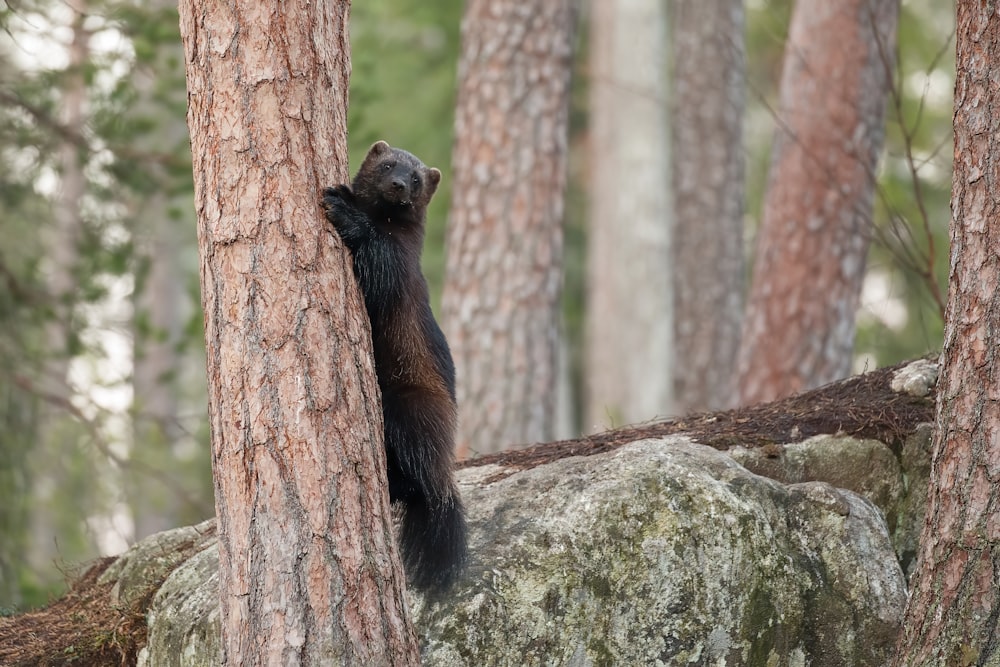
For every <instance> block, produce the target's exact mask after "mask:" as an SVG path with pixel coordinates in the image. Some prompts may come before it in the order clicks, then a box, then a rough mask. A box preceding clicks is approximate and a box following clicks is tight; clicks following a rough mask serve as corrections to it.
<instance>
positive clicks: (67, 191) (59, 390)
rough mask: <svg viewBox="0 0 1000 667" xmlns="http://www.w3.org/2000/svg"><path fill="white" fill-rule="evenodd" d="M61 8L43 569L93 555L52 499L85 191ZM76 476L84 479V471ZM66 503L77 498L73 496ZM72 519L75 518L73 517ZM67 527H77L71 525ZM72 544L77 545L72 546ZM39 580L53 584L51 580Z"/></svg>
mask: <svg viewBox="0 0 1000 667" xmlns="http://www.w3.org/2000/svg"><path fill="white" fill-rule="evenodd" d="M67 7H68V8H69V10H70V11H71V12H72V19H71V20H70V26H69V27H70V34H71V39H70V42H69V45H68V47H67V54H66V55H67V67H66V72H65V74H64V76H63V78H62V79H61V81H60V93H61V95H60V106H59V119H58V122H59V125H60V126H61V127H62V128H63V130H64V132H63V133H62V134H61V137H62V138H61V140H60V142H59V149H58V153H57V158H56V160H57V162H56V164H57V168H58V170H59V191H58V194H57V196H56V200H55V202H54V206H53V218H52V223H53V224H52V225H51V226H49V227H48V229H46V230H45V233H44V234H43V237H42V238H43V239H44V241H43V242H44V245H45V276H46V278H45V288H46V292H47V293H48V302H49V304H51V307H52V308H51V312H49V313H47V314H46V319H45V325H44V336H45V353H44V357H43V362H42V363H41V365H40V369H39V370H40V375H39V377H38V378H37V379H36V380H35V382H34V383H33V386H32V390H33V391H34V392H35V393H36V394H37V395H39V396H41V397H43V400H41V401H40V403H39V406H40V407H39V414H38V440H39V442H38V446H37V447H34V448H33V451H32V454H31V459H32V461H31V469H32V470H33V479H32V489H33V492H34V493H35V498H34V500H33V502H32V505H31V506H32V521H31V524H32V541H31V550H30V554H29V556H28V560H29V562H31V563H33V564H35V565H36V566H38V567H39V569H42V570H46V569H49V568H48V564H49V563H52V562H53V561H54V560H56V559H59V558H65V559H75V558H82V557H92V555H93V550H88V549H87V548H86V547H85V546H83V544H82V543H84V542H86V541H88V540H86V539H85V538H82V532H83V530H84V529H83V527H82V526H81V527H80V528H78V529H77V530H76V531H71V532H70V533H67V532H65V531H63V530H62V529H61V526H60V525H59V524H60V523H61V521H60V520H61V519H64V518H65V517H61V516H58V513H60V512H62V511H63V509H64V508H65V507H66V505H65V503H63V502H60V501H61V500H63V498H60V494H62V493H64V492H65V491H66V490H67V489H70V488H73V486H74V484H73V481H74V480H72V479H71V477H73V476H74V473H77V474H79V472H78V471H76V470H74V468H75V466H74V465H73V463H74V462H78V461H80V460H81V458H82V457H81V454H80V452H79V451H77V450H76V446H77V443H78V441H79V440H78V438H77V436H78V435H79V433H78V432H77V431H76V429H75V428H74V425H73V424H72V423H71V418H70V416H69V411H68V410H67V406H68V405H69V399H70V396H71V394H72V391H71V389H70V386H69V382H68V377H67V374H68V372H69V362H70V358H71V356H72V351H71V349H70V348H71V344H72V343H71V341H72V336H73V333H74V332H73V329H72V327H73V321H74V317H73V310H74V306H75V295H76V290H77V271H78V266H79V263H80V243H81V239H82V238H83V231H84V229H83V227H84V220H83V213H82V212H83V198H84V195H85V194H86V189H87V180H86V176H85V174H84V167H85V165H86V160H87V156H86V148H85V147H82V146H81V145H80V143H79V141H78V140H77V139H76V138H78V137H83V136H85V135H86V133H85V127H86V123H87V81H86V76H85V71H84V70H85V68H86V66H87V64H88V59H89V57H90V31H89V30H88V29H87V28H86V27H85V25H84V24H85V22H86V20H87V12H88V4H87V2H86V0H72V1H71V2H68V3H67ZM88 464H89V461H88ZM79 476H80V477H84V476H85V477H87V478H90V477H91V476H90V475H87V474H86V473H83V474H79ZM94 486H96V485H94ZM73 500H74V501H77V502H80V501H82V499H81V498H74V499H73ZM81 506H82V503H81ZM67 514H70V513H67ZM76 517H77V518H79V514H77V515H76ZM74 523H77V524H79V521H74ZM74 533H75V534H74ZM56 536H58V540H59V544H58V545H57V542H56V540H57V538H56ZM73 545H76V547H77V548H76V549H74V547H73ZM67 546H68V547H69V548H67ZM47 574H48V575H49V576H50V577H54V576H55V575H57V573H55V572H51V571H49V572H47ZM59 576H61V575H59ZM44 583H46V584H54V583H55V581H54V580H49V581H45V582H44Z"/></svg>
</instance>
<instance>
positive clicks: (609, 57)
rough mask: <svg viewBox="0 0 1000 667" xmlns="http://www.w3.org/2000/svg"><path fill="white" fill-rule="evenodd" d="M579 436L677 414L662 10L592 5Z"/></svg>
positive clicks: (640, 4)
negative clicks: (583, 375)
mask: <svg viewBox="0 0 1000 667" xmlns="http://www.w3.org/2000/svg"><path fill="white" fill-rule="evenodd" d="M590 26H591V38H590V77H591V80H590V95H591V98H590V109H591V113H590V124H591V129H590V134H591V138H590V140H591V145H590V165H589V169H590V182H591V187H590V197H591V203H590V223H589V224H590V232H589V236H588V248H587V263H588V265H587V314H586V339H587V342H586V346H587V350H586V361H587V386H586V390H587V398H586V415H585V421H584V430H585V431H595V430H600V429H601V428H605V427H608V426H614V425H621V424H623V423H632V422H636V421H643V420H647V419H652V418H654V417H657V416H666V415H669V414H670V413H672V412H673V404H672V399H673V387H672V385H673V379H672V370H673V369H672V368H671V366H672V350H673V316H672V311H673V304H672V301H673V295H672V293H671V285H670V269H669V266H670V227H671V224H670V211H671V208H670V194H669V191H670V185H669V184H670V168H669V166H670V165H669V148H668V146H669V136H668V131H669V130H668V127H669V125H668V123H667V117H668V113H667V110H668V107H667V85H666V84H667V71H666V65H667V61H666V33H667V16H666V3H665V2H648V1H647V0H595V2H594V3H593V6H592V9H591V21H590Z"/></svg>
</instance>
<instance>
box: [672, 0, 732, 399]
mask: <svg viewBox="0 0 1000 667" xmlns="http://www.w3.org/2000/svg"><path fill="white" fill-rule="evenodd" d="M670 18H671V20H670V29H671V40H670V47H671V50H672V54H673V57H672V58H671V61H672V63H673V77H672V81H671V83H672V89H671V122H670V127H671V155H670V157H671V160H672V162H673V166H672V168H671V170H670V173H671V176H672V178H673V188H674V215H675V218H674V233H673V238H672V255H673V261H672V263H671V272H672V274H673V283H674V346H675V350H676V352H675V359H676V362H675V364H674V402H675V405H676V410H677V411H678V413H680V414H688V413H691V412H704V411H709V410H723V409H726V408H730V407H733V404H734V403H735V399H736V397H735V391H734V389H735V379H736V372H735V371H736V355H737V352H738V351H739V344H740V327H741V325H742V322H743V271H744V261H743V199H744V196H743V189H744V188H743V171H744V168H743V164H744V155H743V109H744V106H745V97H746V95H745V85H744V83H745V65H746V62H745V61H746V56H745V47H744V37H743V33H744V30H745V26H744V23H745V19H744V13H743V2H742V0H674V2H673V3H671V14H670Z"/></svg>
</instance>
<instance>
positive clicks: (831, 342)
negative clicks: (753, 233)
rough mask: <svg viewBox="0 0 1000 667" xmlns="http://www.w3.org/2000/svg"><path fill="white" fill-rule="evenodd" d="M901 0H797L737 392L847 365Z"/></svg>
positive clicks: (813, 377)
mask: <svg viewBox="0 0 1000 667" xmlns="http://www.w3.org/2000/svg"><path fill="white" fill-rule="evenodd" d="M898 12H899V0H843V1H842V2H828V0H798V2H797V3H796V5H795V10H794V14H793V16H792V25H791V28H790V31H789V35H788V43H787V45H786V48H785V63H784V69H783V72H782V77H781V102H780V106H779V109H778V118H777V123H778V129H777V133H776V138H775V142H774V148H773V151H772V155H771V171H770V174H769V182H768V190H767V195H766V198H765V202H764V214H763V216H764V217H763V222H762V224H761V228H760V232H759V235H758V239H757V257H756V262H755V264H754V270H753V281H752V284H751V287H750V293H749V297H748V303H747V313H746V319H745V321H744V324H743V337H742V347H741V349H740V355H739V385H740V400H741V402H742V403H743V404H752V403H759V402H763V401H769V400H773V399H776V398H779V397H782V396H787V395H789V394H792V393H795V392H797V391H802V390H805V389H809V388H812V387H816V386H819V385H821V384H825V383H827V382H831V381H833V380H835V379H838V378H841V377H845V376H846V375H848V374H849V373H850V371H851V361H852V351H853V347H854V322H855V311H856V310H857V307H858V302H859V298H860V294H861V286H862V281H863V279H864V274H865V258H866V255H867V253H868V244H869V239H870V237H871V219H872V201H873V196H874V191H875V189H874V188H875V167H876V164H877V162H878V156H879V152H880V151H881V149H882V140H883V135H884V118H883V115H884V110H885V99H886V91H887V90H888V86H889V85H891V80H890V73H891V72H892V71H893V57H894V54H895V51H896V37H895V35H896V23H897V16H898Z"/></svg>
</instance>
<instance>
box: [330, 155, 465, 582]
mask: <svg viewBox="0 0 1000 667" xmlns="http://www.w3.org/2000/svg"><path fill="white" fill-rule="evenodd" d="M440 180H441V172H440V171H438V170H437V169H432V168H428V167H425V166H424V165H423V163H421V162H420V160H418V159H417V158H416V157H414V156H413V155H411V154H410V153H407V152H406V151H404V150H400V149H398V148H392V147H390V146H389V144H387V143H385V142H384V141H379V142H377V143H376V144H374V145H373V146H372V147H371V149H370V150H369V151H368V155H367V156H366V157H365V160H364V162H363V163H362V165H361V168H360V169H359V170H358V173H357V175H356V176H355V177H354V181H353V182H352V183H351V186H350V187H348V186H346V185H338V186H335V187H332V188H327V189H326V190H324V193H323V194H324V196H323V207H324V209H326V217H327V220H329V221H330V222H331V223H332V224H333V226H334V228H335V229H336V230H337V233H338V234H339V235H340V238H341V239H342V240H343V241H344V244H345V245H346V246H347V247H348V249H350V251H351V254H352V256H353V259H354V274H355V276H356V278H357V280H358V284H359V285H360V287H361V291H362V293H363V294H364V297H365V307H366V309H367V311H368V317H369V319H370V320H371V327H372V343H373V347H374V350H375V369H376V372H377V374H378V380H379V387H380V389H381V390H382V411H383V414H384V417H385V446H386V460H387V468H388V470H387V472H388V478H389V498H390V500H391V501H392V502H393V503H396V504H397V506H398V507H399V508H400V512H401V523H400V531H399V538H400V539H399V541H400V548H401V551H402V554H403V562H404V564H405V565H406V569H407V573H408V576H409V578H410V582H411V583H412V584H413V585H414V587H416V588H418V589H421V590H425V591H442V590H444V589H447V588H448V587H449V586H450V585H451V583H452V582H453V580H454V578H455V577H456V576H457V574H458V572H459V571H460V569H461V566H462V564H463V563H464V561H465V556H466V535H465V519H464V516H463V512H462V504H461V499H460V498H459V495H458V489H457V488H456V486H455V482H454V477H453V472H452V468H453V463H454V461H453V457H454V443H455V422H456V416H457V411H456V406H455V368H454V364H453V363H452V359H451V353H450V352H449V350H448V344H447V342H446V341H445V338H444V334H443V333H441V329H440V327H438V324H437V322H436V321H435V320H434V315H433V313H432V312H431V307H430V299H429V297H428V293H427V281H426V280H425V279H424V276H423V274H422V273H421V271H420V253H421V251H422V250H423V242H424V226H425V223H426V215H427V204H428V203H429V202H430V199H431V197H432V196H433V194H434V191H435V190H436V189H437V185H438V183H439V182H440Z"/></svg>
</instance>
